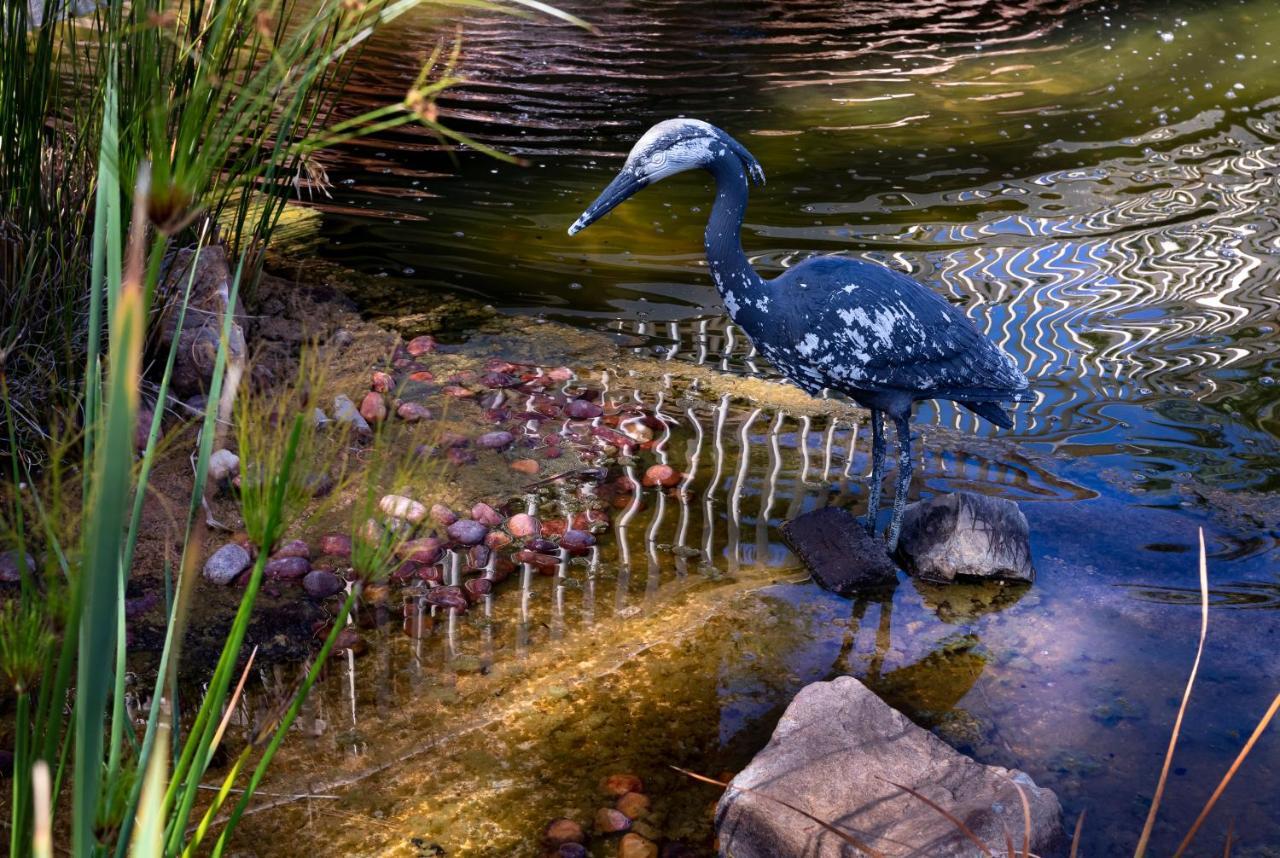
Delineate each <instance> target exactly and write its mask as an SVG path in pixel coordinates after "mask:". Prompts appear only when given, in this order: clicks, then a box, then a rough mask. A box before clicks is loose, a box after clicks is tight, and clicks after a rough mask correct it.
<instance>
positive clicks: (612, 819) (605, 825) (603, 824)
mask: <svg viewBox="0 0 1280 858" xmlns="http://www.w3.org/2000/svg"><path fill="white" fill-rule="evenodd" d="M630 828H631V820H629V819H627V816H626V814H624V813H623V812H622V811H620V810H615V809H614V808H612V807H602V808H600V809H599V810H597V811H596V831H598V832H600V833H601V834H617V833H618V832H620V831H627V830H628V829H630Z"/></svg>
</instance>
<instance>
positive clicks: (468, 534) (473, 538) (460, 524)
mask: <svg viewBox="0 0 1280 858" xmlns="http://www.w3.org/2000/svg"><path fill="white" fill-rule="evenodd" d="M446 532H447V533H448V534H449V538H450V539H452V540H453V541H454V542H457V543H458V544H459V545H479V544H480V543H481V542H484V538H485V536H486V535H487V534H488V533H489V529H488V528H487V527H485V526H484V525H483V524H481V523H480V522H478V521H472V520H471V519H469V518H463V519H459V520H458V521H455V522H454V523H453V524H451V525H449V526H448V528H446Z"/></svg>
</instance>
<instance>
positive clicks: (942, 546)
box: [897, 492, 1036, 581]
mask: <svg viewBox="0 0 1280 858" xmlns="http://www.w3.org/2000/svg"><path fill="white" fill-rule="evenodd" d="M897 556H898V558H899V559H900V560H901V561H902V564H903V568H905V569H906V570H907V572H909V573H910V574H912V575H917V576H919V577H921V578H925V579H927V580H930V581H954V580H955V579H956V578H957V577H958V576H960V577H979V578H1000V579H1004V580H1010V581H1034V580H1035V577H1036V573H1035V569H1034V568H1033V567H1032V565H1031V535H1030V528H1029V527H1028V525H1027V518H1026V516H1025V515H1023V514H1022V510H1020V509H1018V505H1017V504H1016V503H1014V502H1013V501H1011V500H1005V499H1004V498H995V497H990V496H988V495H977V494H973V493H971V492H955V493H953V494H945V495H939V496H937V497H934V498H930V499H929V500H925V501H919V502H917V503H913V504H911V505H910V506H908V507H907V511H906V513H905V515H904V516H903V519H902V536H901V537H900V538H899V540H898V551H897Z"/></svg>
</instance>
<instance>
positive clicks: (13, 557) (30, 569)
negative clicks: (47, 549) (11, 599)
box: [0, 550, 36, 584]
mask: <svg viewBox="0 0 1280 858" xmlns="http://www.w3.org/2000/svg"><path fill="white" fill-rule="evenodd" d="M19 558H21V559H22V560H25V561H26V566H27V574H28V575H30V576H31V579H32V580H35V575H36V559H35V558H34V557H32V556H31V555H30V554H23V555H19V553H18V552H17V551H14V550H10V551H3V552H0V581H3V582H5V583H6V584H18V583H20V582H21V581H22V564H21V563H20V562H19Z"/></svg>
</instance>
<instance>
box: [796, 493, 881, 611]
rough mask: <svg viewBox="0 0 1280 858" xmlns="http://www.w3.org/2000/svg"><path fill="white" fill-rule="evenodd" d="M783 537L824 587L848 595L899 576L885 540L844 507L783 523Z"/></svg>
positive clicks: (818, 511) (809, 514) (825, 510)
mask: <svg viewBox="0 0 1280 858" xmlns="http://www.w3.org/2000/svg"><path fill="white" fill-rule="evenodd" d="M782 537H783V539H785V540H786V541H787V544H788V545H790V546H791V550H792V551H794V552H795V553H796V554H798V555H799V556H800V559H801V560H802V561H804V565H805V566H806V567H808V569H809V571H810V572H812V573H813V577H814V580H816V581H817V582H818V583H819V584H820V585H822V586H823V587H824V588H826V589H828V590H831V591H832V592H834V593H839V594H840V595H841V596H849V595H852V594H853V593H855V592H857V591H858V590H861V589H865V588H868V587H883V586H886V585H889V584H893V583H895V582H896V581H897V579H898V571H897V567H895V566H894V564H893V561H892V560H890V559H889V555H888V553H887V552H886V551H885V548H884V543H882V542H881V541H880V540H879V539H877V538H876V537H874V536H872V535H871V534H869V533H867V531H866V530H865V529H864V528H863V527H862V523H861V522H859V521H858V519H857V518H855V517H854V515H853V513H851V512H849V511H848V510H846V509H838V508H836V507H830V506H828V507H823V508H822V509H816V510H814V511H813V512H807V513H805V514H804V515H802V516H798V517H797V518H793V519H792V520H791V521H788V522H786V523H784V524H783V525H782Z"/></svg>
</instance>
